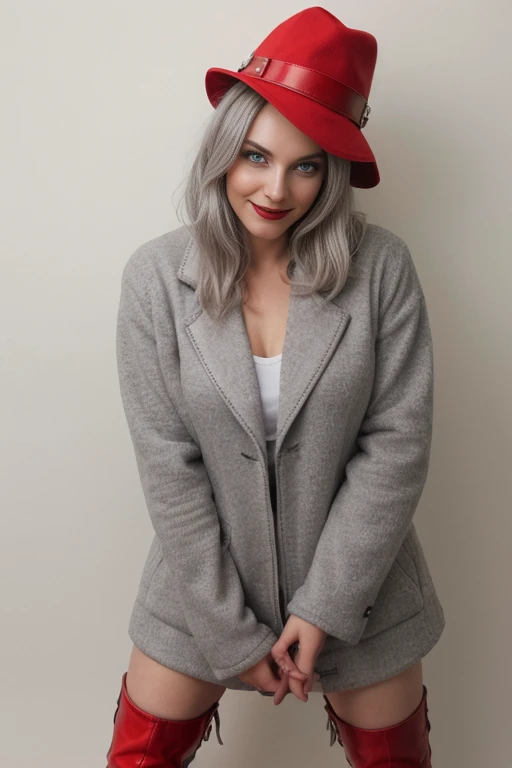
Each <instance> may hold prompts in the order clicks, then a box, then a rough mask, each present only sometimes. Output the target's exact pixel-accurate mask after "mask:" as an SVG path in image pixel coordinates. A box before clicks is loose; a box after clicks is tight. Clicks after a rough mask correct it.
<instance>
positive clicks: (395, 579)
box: [361, 546, 423, 640]
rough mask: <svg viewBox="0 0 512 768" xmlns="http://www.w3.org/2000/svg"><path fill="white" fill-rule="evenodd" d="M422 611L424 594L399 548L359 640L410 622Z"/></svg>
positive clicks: (412, 564) (407, 560)
mask: <svg viewBox="0 0 512 768" xmlns="http://www.w3.org/2000/svg"><path fill="white" fill-rule="evenodd" d="M422 609H423V594H422V592H421V588H420V586H419V583H418V581H417V574H416V569H415V566H414V563H413V562H412V559H411V557H410V555H409V554H408V553H407V552H406V550H405V548H404V547H403V546H402V547H401V548H400V550H399V552H398V555H397V556H396V558H395V560H394V561H393V565H392V566H391V568H390V570H389V572H388V575H387V576H386V578H385V579H384V582H383V584H382V587H381V588H380V591H379V594H378V595H377V598H376V600H375V603H374V605H373V610H372V612H371V614H370V617H369V619H368V621H367V623H366V627H365V628H364V631H363V634H362V635H361V640H364V639H365V638H367V637H372V636H373V635H376V634H378V633H379V632H383V631H384V630H385V629H390V628H391V627H394V626H395V625H396V624H400V622H402V621H407V619H411V618H412V617H413V616H415V615H416V614H417V613H419V612H420V611H421V610H422Z"/></svg>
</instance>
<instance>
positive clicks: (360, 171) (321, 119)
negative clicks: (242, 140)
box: [205, 67, 380, 189]
mask: <svg viewBox="0 0 512 768" xmlns="http://www.w3.org/2000/svg"><path fill="white" fill-rule="evenodd" d="M238 81H242V82H244V83H246V84H247V85H248V86H250V87H251V88H253V89H254V90H255V91H257V92H258V93H259V94H260V95H261V96H263V98H264V99H266V100H267V101H268V102H270V104H272V106H274V107H275V108H276V109H277V110H278V111H279V112H281V114H282V115H284V117H286V119H287V120H289V121H290V122H291V123H293V125H295V127H296V128H298V129H299V131H302V133H304V134H306V136H309V137H310V138H311V139H313V141H316V143H317V144H318V145H319V146H320V147H322V149H325V151H326V152H329V153H330V154H332V155H335V156H336V157H342V158H344V159H346V160H350V161H351V171H350V184H351V186H353V187H359V188H362V189H370V188H371V187H375V186H377V184H378V183H379V181H380V175H379V169H378V167H377V163H376V160H375V157H374V154H373V152H372V150H371V147H370V145H369V144H368V142H367V140H366V138H365V137H364V135H363V133H362V131H361V129H360V128H359V126H357V125H356V124H355V123H354V122H353V121H352V120H350V119H349V118H348V117H345V116H344V115H340V114H339V113H338V112H334V111H333V110H332V109H329V108H328V107H325V106H324V105H323V104H319V103H318V102H317V101H314V100H313V99H309V98H308V97H305V96H302V95H301V94H300V93H297V92H296V91H293V90H292V89H290V88H286V87H285V86H282V85H278V84H276V83H269V82H265V81H264V80H261V79H259V78H257V77H253V76H249V75H244V73H243V71H242V72H233V71H231V70H229V69H221V68H217V67H212V68H211V69H208V71H207V72H206V76H205V88H206V94H207V96H208V99H209V101H210V104H211V105H212V106H213V107H215V108H216V107H217V106H218V104H219V101H220V99H221V98H222V96H223V95H224V94H225V93H226V91H227V90H229V88H231V87H232V86H233V85H235V83H236V82H238ZM305 98H308V108H307V110H305V109H304V99H305Z"/></svg>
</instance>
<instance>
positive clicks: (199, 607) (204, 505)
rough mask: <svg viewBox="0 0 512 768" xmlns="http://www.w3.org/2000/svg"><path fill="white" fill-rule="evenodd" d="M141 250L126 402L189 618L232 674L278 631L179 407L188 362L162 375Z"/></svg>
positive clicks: (123, 353) (127, 331)
mask: <svg viewBox="0 0 512 768" xmlns="http://www.w3.org/2000/svg"><path fill="white" fill-rule="evenodd" d="M136 253H137V252H136ZM136 253H135V254H134V256H133V257H132V258H131V259H130V260H129V261H128V263H127V264H126V266H125V268H124V271H123V276H122V280H121V298H120V305H119V311H118V318H117V336H116V348H117V365H118V374H119V383H120V391H121V396H122V401H123V407H124V411H125V415H126V419H127V422H128V427H129V430H130V434H131V438H132V442H133V447H134V450H135V456H136V460H137V465H138V470H139V475H140V481H141V485H142V489H143V492H144V496H145V500H146V504H147V508H148V511H149V516H150V519H151V523H152V526H153V528H154V530H155V532H156V534H157V536H158V539H159V542H160V544H161V548H162V552H163V556H164V558H166V560H167V562H168V563H169V565H170V568H171V572H172V573H173V575H174V583H175V588H176V593H177V595H178V598H179V601H180V604H181V606H182V610H183V613H184V616H185V620H186V623H187V626H188V628H189V629H190V632H191V634H192V635H193V637H194V639H195V640H196V642H197V645H198V647H199V648H200V650H201V652H202V653H203V655H204V656H205V658H206V659H207V661H208V662H209V664H210V666H211V668H212V670H213V672H214V674H215V676H216V677H217V678H218V679H219V680H223V679H226V678H228V677H231V676H233V675H238V674H240V673H242V672H243V671H245V670H247V669H249V668H250V667H251V666H253V665H254V664H256V662H257V661H259V660H260V659H262V658H263V657H264V656H265V655H266V654H267V653H268V652H269V651H270V649H271V648H272V646H273V645H274V643H275V642H277V637H276V636H275V634H274V633H273V631H272V630H271V629H270V628H269V627H268V626H266V625H265V624H262V623H260V622H258V620H257V619H256V617H255V615H254V613H253V611H252V610H251V609H250V608H249V607H248V606H247V605H246V604H245V596H244V592H243V587H242V584H241V581H240V576H239V573H238V571H237V568H236V565H235V563H234V561H233V558H232V556H231V554H230V552H229V551H228V549H227V548H226V547H223V546H222V541H221V528H220V523H219V518H218V514H217V509H216V505H215V501H214V498H213V495H212V494H213V490H212V486H211V484H210V479H209V477H208V474H207V471H206V468H205V465H204V462H203V459H202V455H201V451H200V449H199V447H198V445H197V444H196V442H195V441H194V440H193V439H192V437H191V435H190V433H189V432H188V430H187V428H186V427H185V424H184V422H183V420H182V419H181V418H180V417H179V415H178V414H179V410H180V407H176V406H177V404H179V403H180V400H181V397H182V395H181V391H180V388H179V372H178V375H176V377H175V378H173V382H175V383H173V385H172V391H169V387H168V386H167V384H168V380H167V379H164V377H163V375H162V370H161V365H160V361H159V354H158V343H157V340H156V337H155V332H154V325H153V320H152V312H151V294H150V291H149V290H147V285H145V280H146V281H147V280H148V279H150V278H147V277H145V275H144V274H143V271H142V269H141V267H140V265H139V263H138V260H137V259H136V258H135V256H136ZM165 343H166V344H167V343H169V344H175V336H174V335H172V336H171V333H169V336H168V338H167V337H166V341H165ZM176 360H177V361H179V356H178V354H177V353H176ZM177 364H178V363H177ZM180 405H182V403H181V404H180Z"/></svg>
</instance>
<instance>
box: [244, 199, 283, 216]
mask: <svg viewBox="0 0 512 768" xmlns="http://www.w3.org/2000/svg"><path fill="white" fill-rule="evenodd" d="M249 202H250V203H251V205H252V206H253V208H254V210H255V211H256V213H257V214H259V215H260V216H261V217H262V218H264V219H282V218H283V216H286V215H287V214H288V213H290V210H292V209H291V208H290V209H289V210H281V211H278V210H270V211H269V210H267V209H265V208H261V207H260V206H259V205H256V203H253V202H252V200H250V201H249Z"/></svg>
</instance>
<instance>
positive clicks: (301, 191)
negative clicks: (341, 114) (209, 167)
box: [226, 103, 326, 252]
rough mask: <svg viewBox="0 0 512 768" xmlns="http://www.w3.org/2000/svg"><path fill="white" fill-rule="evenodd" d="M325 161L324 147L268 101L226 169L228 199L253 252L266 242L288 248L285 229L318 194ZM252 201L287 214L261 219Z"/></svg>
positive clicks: (260, 248)
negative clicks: (285, 211) (280, 216)
mask: <svg viewBox="0 0 512 768" xmlns="http://www.w3.org/2000/svg"><path fill="white" fill-rule="evenodd" d="M253 142H254V143H253ZM325 164H326V160H325V152H324V151H323V150H322V149H321V147H320V146H319V145H318V144H316V143H315V142H314V141H313V140H312V139H310V138H309V137H308V136H306V135H305V134H304V133H302V132H301V131H299V129H298V128H296V127H295V126H294V125H293V124H292V123H290V122H289V120H287V119H286V118H285V117H284V116H283V115H282V114H281V113H280V112H279V111H278V110H277V109H275V107H274V106H272V105H271V104H268V103H267V104H265V106H264V107H263V109H261V111H260V112H259V113H258V115H257V116H256V118H255V119H254V121H253V122H252V125H251V127H250V129H249V131H248V132H247V134H246V136H245V141H244V144H242V147H241V149H240V153H239V156H238V157H237V158H236V160H235V162H234V163H233V165H232V166H231V168H230V169H229V170H228V172H227V174H226V191H227V196H228V199H229V202H230V204H231V207H232V208H233V210H234V212H235V213H236V215H237V216H238V218H239V219H240V221H241V222H242V225H243V228H244V231H245V234H246V236H247V238H248V241H249V245H250V247H252V249H253V250H254V251H260V252H261V251H262V250H265V248H268V246H277V247H278V249H279V248H280V247H281V246H283V250H284V248H285V243H286V239H287V236H286V230H287V229H288V228H289V227H290V226H291V225H292V224H293V223H294V222H296V221H297V220H298V219H300V218H301V217H302V216H304V214H305V213H306V212H307V211H308V209H309V208H310V207H311V205H312V204H313V202H314V201H315V198H316V196H317V195H318V192H319V190H320V186H321V184H322V180H323V178H324V173H325V168H326V165H325ZM254 205H256V206H262V207H263V208H271V209H274V210H276V209H279V210H283V209H287V210H288V213H287V214H286V215H285V216H283V217H282V218H273V219H267V218H262V216H261V215H260V214H259V213H258V212H257V210H256V209H255V207H254ZM272 249H273V248H272Z"/></svg>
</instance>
